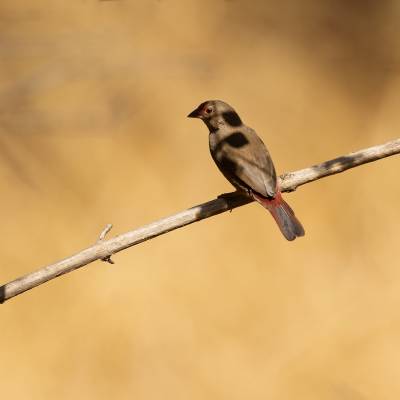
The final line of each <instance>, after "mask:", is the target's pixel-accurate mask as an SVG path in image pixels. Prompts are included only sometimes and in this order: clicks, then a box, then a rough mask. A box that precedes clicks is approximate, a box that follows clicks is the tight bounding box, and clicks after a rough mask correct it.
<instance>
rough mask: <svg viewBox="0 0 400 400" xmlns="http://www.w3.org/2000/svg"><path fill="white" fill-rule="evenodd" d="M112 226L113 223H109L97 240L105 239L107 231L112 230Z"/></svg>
mask: <svg viewBox="0 0 400 400" xmlns="http://www.w3.org/2000/svg"><path fill="white" fill-rule="evenodd" d="M112 227H113V226H112V224H107V226H106V227H105V228H104V229H103V230H102V232H101V233H100V236H99V240H98V241H97V242H102V241H103V240H104V239H105V237H106V235H107V233H108V232H110V231H111V229H112Z"/></svg>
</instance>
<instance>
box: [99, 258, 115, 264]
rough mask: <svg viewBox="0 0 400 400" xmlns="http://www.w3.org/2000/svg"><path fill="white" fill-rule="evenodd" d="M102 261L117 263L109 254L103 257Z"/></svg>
mask: <svg viewBox="0 0 400 400" xmlns="http://www.w3.org/2000/svg"><path fill="white" fill-rule="evenodd" d="M101 261H104V262H108V263H110V264H115V262H114V261H113V260H112V259H111V256H107V257H104V258H102V259H101Z"/></svg>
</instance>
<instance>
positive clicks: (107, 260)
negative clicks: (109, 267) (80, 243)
mask: <svg viewBox="0 0 400 400" xmlns="http://www.w3.org/2000/svg"><path fill="white" fill-rule="evenodd" d="M112 227H113V226H112V224H107V226H106V227H105V228H104V229H103V230H102V232H101V233H100V236H99V239H98V240H97V243H101V242H103V241H104V239H105V238H106V235H107V233H108V232H110V231H111V229H112ZM101 261H104V262H108V263H110V264H115V262H114V261H113V260H112V259H111V255H109V256H106V257H104V258H102V259H101Z"/></svg>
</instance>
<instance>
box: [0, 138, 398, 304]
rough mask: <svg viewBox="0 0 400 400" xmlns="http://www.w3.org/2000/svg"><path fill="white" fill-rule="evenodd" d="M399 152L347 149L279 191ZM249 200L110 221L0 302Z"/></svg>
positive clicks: (289, 178)
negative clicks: (87, 243)
mask: <svg viewBox="0 0 400 400" xmlns="http://www.w3.org/2000/svg"><path fill="white" fill-rule="evenodd" d="M399 153H400V139H396V140H393V141H391V142H387V143H385V144H382V145H378V146H374V147H370V148H368V149H364V150H360V151H357V152H355V153H350V154H348V155H347V156H341V157H338V158H335V159H334V160H330V161H325V162H323V163H321V164H317V165H314V166H312V167H309V168H305V169H302V170H299V171H295V172H290V173H287V174H283V175H282V176H281V177H280V186H281V190H282V191H283V192H291V191H293V190H296V188H297V187H299V186H301V185H304V184H306V183H310V182H313V181H315V180H317V179H321V178H323V177H325V176H330V175H333V174H337V173H339V172H343V171H346V170H347V169H349V168H354V167H357V166H359V165H362V164H366V163H369V162H372V161H376V160H379V159H381V158H385V157H389V156H393V155H395V154H399ZM250 202H252V199H250V198H248V197H244V196H243V195H239V194H238V195H232V196H224V197H220V198H217V199H215V200H211V201H209V202H207V203H203V204H200V205H197V206H194V207H192V208H189V209H188V210H185V211H182V212H179V213H177V214H174V215H172V216H170V217H167V218H163V219H161V220H159V221H156V222H153V223H151V224H149V225H146V226H143V227H141V228H138V229H135V230H133V231H130V232H127V233H124V234H122V235H119V236H116V237H114V238H112V239H109V240H105V236H106V234H107V233H108V232H109V231H110V229H111V228H112V225H107V226H106V228H105V229H104V230H103V231H102V233H101V235H100V238H99V240H98V241H97V243H96V244H94V245H93V246H91V247H89V248H87V249H85V250H82V251H81V252H79V253H77V254H75V255H73V256H71V257H68V258H65V259H64V260H61V261H59V262H56V263H54V264H51V265H48V266H46V267H43V268H41V269H39V270H37V271H35V272H32V273H30V274H28V275H25V276H23V277H21V278H18V279H15V280H14V281H12V282H9V283H7V284H5V285H3V286H0V302H1V303H3V302H5V301H6V300H9V299H11V298H12V297H14V296H17V295H19V294H21V293H23V292H25V291H27V290H29V289H32V288H34V287H36V286H39V285H41V284H43V283H45V282H47V281H49V280H51V279H54V278H56V277H57V276H60V275H63V274H66V273H68V272H71V271H73V270H75V269H77V268H80V267H83V266H84V265H87V264H89V263H92V262H93V261H96V260H103V261H108V262H111V263H112V261H111V256H112V255H113V254H115V253H118V252H119V251H122V250H124V249H127V248H128V247H131V246H134V245H136V244H139V243H142V242H144V241H146V240H149V239H152V238H154V237H156V236H159V235H163V234H165V233H168V232H170V231H172V230H174V229H178V228H181V227H183V226H186V225H189V224H191V223H193V222H197V221H200V220H202V219H205V218H209V217H212V216H214V215H217V214H220V213H223V212H225V211H228V210H232V209H234V208H236V207H240V206H243V205H245V204H248V203H250Z"/></svg>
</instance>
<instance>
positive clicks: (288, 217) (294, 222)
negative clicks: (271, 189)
mask: <svg viewBox="0 0 400 400" xmlns="http://www.w3.org/2000/svg"><path fill="white" fill-rule="evenodd" d="M253 197H254V199H255V200H256V201H258V202H259V203H260V204H261V205H262V206H263V207H265V208H266V209H267V210H268V211H269V212H270V213H271V214H272V216H273V217H274V219H275V221H276V223H277V224H278V226H279V229H280V230H281V232H282V234H283V236H285V238H286V239H287V240H294V239H296V237H299V236H304V228H303V226H302V225H301V223H300V221H299V220H298V219H297V218H296V216H295V215H294V211H293V210H292V208H291V207H290V206H289V204H288V203H286V201H285V200H283V198H282V195H281V193H280V192H279V191H278V192H277V193H276V195H275V197H274V198H273V199H267V198H265V197H263V196H260V195H259V194H255V193H253Z"/></svg>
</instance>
